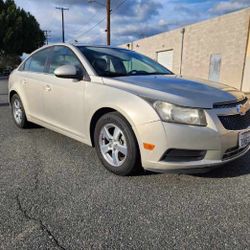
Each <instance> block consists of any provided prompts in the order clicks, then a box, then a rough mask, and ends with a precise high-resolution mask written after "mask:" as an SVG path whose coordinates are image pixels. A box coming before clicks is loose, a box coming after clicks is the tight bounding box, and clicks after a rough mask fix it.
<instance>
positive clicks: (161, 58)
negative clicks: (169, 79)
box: [157, 50, 174, 70]
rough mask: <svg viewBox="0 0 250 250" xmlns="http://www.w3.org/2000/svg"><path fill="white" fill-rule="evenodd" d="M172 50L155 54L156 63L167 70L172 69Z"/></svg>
mask: <svg viewBox="0 0 250 250" xmlns="http://www.w3.org/2000/svg"><path fill="white" fill-rule="evenodd" d="M173 55H174V51H173V50H166V51H159V52H157V61H158V62H159V63H160V64H161V65H163V66H165V67H166V68H168V69H169V70H172V69H173Z"/></svg>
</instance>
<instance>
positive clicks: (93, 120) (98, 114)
mask: <svg viewBox="0 0 250 250" xmlns="http://www.w3.org/2000/svg"><path fill="white" fill-rule="evenodd" d="M111 112H117V113H119V115H121V116H122V117H123V118H124V119H125V120H126V122H127V123H128V124H129V125H130V127H131V129H132V130H133V132H134V134H135V137H136V140H137V143H138V144H139V141H138V138H137V133H136V131H135V129H134V126H133V124H131V121H130V119H129V118H128V117H127V116H126V115H124V114H123V112H121V111H120V110H119V109H116V108H111V107H102V108H100V109H98V110H96V112H95V113H94V114H93V116H92V118H91V121H90V126H89V133H90V140H91V145H92V147H95V143H94V131H95V127H96V123H97V121H98V120H99V119H100V118H101V117H102V116H103V115H105V114H108V113H111Z"/></svg>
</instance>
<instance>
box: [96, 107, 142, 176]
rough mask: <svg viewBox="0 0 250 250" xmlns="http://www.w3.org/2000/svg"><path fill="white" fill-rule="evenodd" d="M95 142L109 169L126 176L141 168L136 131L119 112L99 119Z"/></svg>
mask: <svg viewBox="0 0 250 250" xmlns="http://www.w3.org/2000/svg"><path fill="white" fill-rule="evenodd" d="M94 142H95V147H96V152H97V155H98V157H99V158H100V160H101V162H102V163H103V165H104V166H105V168H107V169H108V170H109V171H111V172H113V173H115V174H117V175H123V176H124V175H131V174H134V173H136V172H138V171H139V170H140V169H141V161H140V152H139V147H138V144H137V140H136V137H135V135H134V132H133V130H132V128H131V126H130V125H129V123H128V122H127V121H126V120H125V119H124V118H123V117H122V116H121V115H120V114H119V113H118V112H111V113H108V114H105V115H103V116H102V117H101V118H100V119H99V120H98V122H97V124H96V127H95V132H94Z"/></svg>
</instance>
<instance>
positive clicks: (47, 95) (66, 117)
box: [44, 46, 87, 137]
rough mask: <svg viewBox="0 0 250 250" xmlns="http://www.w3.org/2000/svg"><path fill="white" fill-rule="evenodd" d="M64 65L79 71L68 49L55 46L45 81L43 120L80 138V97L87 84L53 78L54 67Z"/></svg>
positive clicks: (78, 63)
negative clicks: (74, 67)
mask: <svg viewBox="0 0 250 250" xmlns="http://www.w3.org/2000/svg"><path fill="white" fill-rule="evenodd" d="M68 64H70V65H74V66H76V67H80V68H83V66H82V64H81V62H80V61H79V60H78V58H77V57H76V55H75V54H74V53H73V52H72V51H71V50H70V49H69V48H67V47H65V46H55V47H54V50H53V54H52V56H51V59H50V63H49V65H48V75H47V76H46V80H45V82H46V86H45V88H44V105H45V116H46V117H45V121H46V122H47V123H49V124H51V125H53V126H55V127H57V128H59V129H62V130H64V131H65V132H69V133H71V134H74V135H76V136H79V137H83V136H84V135H83V123H84V98H85V87H86V84H87V82H85V81H83V80H81V81H78V80H75V79H64V78H58V77H56V76H55V75H54V70H55V69H56V68H57V67H59V66H62V65H68Z"/></svg>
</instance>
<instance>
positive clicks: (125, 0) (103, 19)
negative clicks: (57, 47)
mask: <svg viewBox="0 0 250 250" xmlns="http://www.w3.org/2000/svg"><path fill="white" fill-rule="evenodd" d="M125 2H127V0H123V1H121V2H120V3H119V4H117V5H116V6H115V8H114V10H112V9H111V10H110V14H111V15H112V14H113V13H114V12H115V11H116V10H118V9H119V8H120V7H121V6H122V5H123V4H124V3H125ZM105 19H106V17H104V18H102V19H101V20H100V21H99V22H97V23H96V24H95V25H93V26H92V27H91V28H90V29H88V30H85V31H84V32H82V33H81V34H80V35H78V36H77V37H76V38H75V39H74V40H77V39H78V38H79V37H81V36H82V35H86V34H87V33H89V32H90V31H92V30H93V29H94V28H95V27H97V26H98V25H99V24H101V23H102V22H104V21H105Z"/></svg>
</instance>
